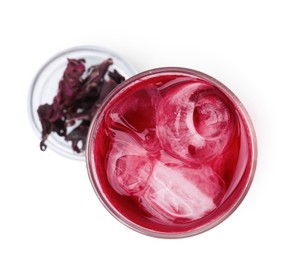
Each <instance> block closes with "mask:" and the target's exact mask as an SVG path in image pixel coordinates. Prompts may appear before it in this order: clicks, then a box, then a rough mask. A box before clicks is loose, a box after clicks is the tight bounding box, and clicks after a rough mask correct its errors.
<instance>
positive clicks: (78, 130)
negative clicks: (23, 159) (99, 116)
mask: <svg viewBox="0 0 296 260" xmlns="http://www.w3.org/2000/svg"><path fill="white" fill-rule="evenodd" d="M112 64H113V61H112V59H110V58H109V59H107V60H105V61H103V62H102V63H100V64H98V65H95V66H91V67H90V68H89V69H88V70H87V71H86V68H85V60H84V59H68V64H67V67H66V69H65V71H64V74H63V77H62V79H61V80H60V82H59V88H58V92H57V95H56V96H55V97H54V99H53V102H52V104H43V105H40V106H39V107H38V110H37V113H38V116H39V120H40V122H41V126H42V138H41V142H40V149H41V150H42V151H45V150H46V147H47V146H46V144H45V142H46V140H47V138H48V136H49V134H50V133H52V132H56V133H57V134H58V135H59V136H63V137H64V139H65V141H70V142H72V149H73V150H74V151H75V152H77V153H81V152H83V151H84V150H85V144H86V136H87V132H88V128H89V126H90V122H91V120H92V118H93V116H94V115H95V112H96V110H97V109H98V107H99V106H100V104H101V103H102V101H103V100H104V98H105V97H106V95H107V94H108V93H109V92H110V91H111V90H112V89H113V88H114V87H116V86H117V85H118V84H120V83H121V82H122V81H124V80H125V78H124V77H123V76H122V75H120V74H119V72H118V71H116V70H113V71H109V67H110V66H111V65H112ZM69 127H71V131H69ZM73 127H74V128H73ZM72 128H73V129H72Z"/></svg>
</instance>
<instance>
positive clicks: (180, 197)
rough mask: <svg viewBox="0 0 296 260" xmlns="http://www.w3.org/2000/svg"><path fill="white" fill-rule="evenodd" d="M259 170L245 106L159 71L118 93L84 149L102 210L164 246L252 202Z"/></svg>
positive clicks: (197, 77) (217, 86)
mask: <svg viewBox="0 0 296 260" xmlns="http://www.w3.org/2000/svg"><path fill="white" fill-rule="evenodd" d="M256 160H257V143H256V136H255V131H254V127H253V125H252V122H251V120H250V117H249V115H248V113H247V111H246V109H245V108H244V107H243V105H242V104H241V102H240V101H239V100H238V98H237V97H236V96H235V95H234V94H233V93H232V92H231V91H230V90H229V89H228V88H227V87H226V86H224V85H223V84H222V83H221V82H219V81H217V80H216V79H214V78H212V77H210V76H208V75H206V74H204V73H201V72H198V71H195V70H191V69H187V68H176V67H166V68H158V69H152V70H149V71H146V72H142V73H140V74H137V75H135V76H133V77H131V78H129V79H127V80H125V81H124V82H122V83H121V84H119V85H118V86H117V87H116V88H115V89H114V90H113V91H112V92H111V93H110V94H109V95H108V96H107V97H106V99H105V100H104V101H103V103H102V105H101V106H100V108H99V109H98V111H97V112H96V114H95V116H94V118H93V120H92V123H91V125H90V128H89V131H88V136H87V141H86V162H87V168H88V173H89V177H90V180H91V183H92V185H93V188H94V190H95V192H96V194H97V196H98V198H99V199H100V201H101V202H102V204H103V205H104V206H105V207H106V209H107V210H108V211H109V212H110V213H111V214H112V215H113V216H114V217H115V218H117V219H118V220H119V221H121V222H122V223H123V224H125V225H126V226H128V227H130V228H131V229H133V230H136V231H138V232H140V233H143V234H145V235H150V236H154V237H162V238H181V237H188V236H192V235H196V234H200V233H202V232H204V231H207V230H209V229H211V228H213V227H214V226H216V225H218V224H219V223H221V222H222V221H224V220H225V219H226V218H227V217H228V216H229V215H230V214H231V213H232V212H233V211H234V210H235V209H236V208H237V207H238V206H239V204H240V203H241V202H242V200H243V199H244V197H245V195H246V193H247V192H248V190H249V187H250V185H251V182H252V180H253V177H254V173H255V168H256Z"/></svg>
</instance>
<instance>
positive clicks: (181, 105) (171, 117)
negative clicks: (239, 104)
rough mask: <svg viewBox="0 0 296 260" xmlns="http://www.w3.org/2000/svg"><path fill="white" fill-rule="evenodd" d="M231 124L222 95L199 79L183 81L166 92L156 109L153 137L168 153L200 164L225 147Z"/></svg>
mask: <svg viewBox="0 0 296 260" xmlns="http://www.w3.org/2000/svg"><path fill="white" fill-rule="evenodd" d="M232 125H233V117H232V115H231V111H230V108H229V107H228V106H227V105H226V102H225V100H224V98H223V97H222V95H221V94H220V93H219V92H218V91H217V90H215V89H214V87H211V86H208V85H206V84H205V83H203V82H191V83H188V82H185V83H183V84H180V85H179V86H178V87H175V89H173V90H172V91H169V92H167V93H166V95H165V96H164V98H163V100H161V101H160V103H159V108H158V110H157V124H156V127H157V136H158V137H159V141H160V143H161V146H162V148H163V149H164V150H165V151H166V152H167V153H169V154H171V155H172V156H175V157H177V158H178V159H181V160H183V161H187V162H190V163H200V162H203V161H205V160H211V159H213V158H214V157H216V156H218V155H219V154H220V153H221V152H222V151H223V149H224V148H225V146H226V144H227V142H228V140H229V138H230V135H231V131H232V130H231V129H232Z"/></svg>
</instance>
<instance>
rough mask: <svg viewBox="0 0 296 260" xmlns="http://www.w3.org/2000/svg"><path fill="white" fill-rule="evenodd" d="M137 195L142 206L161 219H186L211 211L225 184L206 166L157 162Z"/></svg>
mask: <svg viewBox="0 0 296 260" xmlns="http://www.w3.org/2000/svg"><path fill="white" fill-rule="evenodd" d="M146 185H147V187H146V189H145V191H144V193H143V195H141V196H140V197H139V201H140V203H141V205H142V206H143V208H144V209H145V210H146V211H148V212H149V213H150V214H152V215H153V216H155V217H158V218H159V219H162V220H163V221H164V222H186V221H192V220H196V219H199V218H202V217H203V216H205V215H206V214H208V213H209V212H211V211H213V210H214V209H215V208H216V207H217V205H219V203H220V201H221V200H222V198H223V195H224V193H225V184H224V182H223V180H222V179H221V178H220V177H219V175H217V174H216V173H215V172H214V170H213V169H212V168H210V167H208V166H200V167H197V168H196V169H194V168H189V167H185V166H180V165H173V164H171V165H166V164H163V163H162V162H159V161H158V162H157V163H156V164H155V166H154V168H153V172H152V174H151V177H150V178H149V180H148V181H147V184H146Z"/></svg>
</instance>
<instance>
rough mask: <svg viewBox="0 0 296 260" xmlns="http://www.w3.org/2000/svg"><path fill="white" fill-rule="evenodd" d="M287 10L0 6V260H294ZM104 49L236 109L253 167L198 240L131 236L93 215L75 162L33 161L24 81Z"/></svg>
mask: <svg viewBox="0 0 296 260" xmlns="http://www.w3.org/2000/svg"><path fill="white" fill-rule="evenodd" d="M294 2H295V1H288V0H281V1H272V0H271V1H264V0H262V1H260V0H257V1H230V0H225V1H211V0H207V1H198V0H196V1H186V0H183V1H164V0H163V1H161V0H157V1H154V0H150V1H131V0H124V1H120V0H112V1H109V0H105V1H100V0H97V1H89V0H83V1H73V0H72V1H63V0H59V1H31V0H26V1H2V2H1V4H0V59H1V60H0V73H1V74H0V75H1V80H0V97H1V98H0V115H1V126H0V137H1V146H0V149H1V150H0V153H1V159H0V160H1V171H0V259H3V260H10V259H30V260H34V259H38V260H40V259H51V260H52V259H56V260H65V259H71V260H74V259H86V260H88V259H129V260H132V259H203V260H204V259H270V258H271V257H273V259H296V252H295V250H296V249H295V233H296V225H295V221H296V214H295V212H296V211H295V198H296V192H295V184H296V177H295V176H296V170H295V169H296V167H295V156H296V152H295V147H296V138H295V134H296V117H295V111H296V94H295V91H294V90H295V89H296V81H295V78H296V37H295V34H296V30H295V27H296V6H295V3H294ZM76 45H99V46H103V47H107V48H110V49H112V50H114V51H115V52H117V53H119V54H120V55H121V56H123V57H124V58H125V59H126V60H127V61H128V62H130V63H132V64H133V65H134V67H136V68H137V70H138V71H143V70H146V69H150V68H155V67H160V66H183V67H189V68H193V69H196V70H200V71H203V72H205V73H207V74H210V75H212V76H214V77H216V78H217V79H219V80H220V81H222V82H223V83H224V84H226V85H227V86H228V87H229V88H230V89H232V91H233V92H234V93H235V94H236V95H237V96H238V97H239V98H240V100H241V101H242V102H243V103H244V105H245V107H246V108H247V109H248V111H249V114H250V115H251V117H252V119H253V123H254V125H255V128H256V132H257V137H258V146H259V157H258V167H257V171H256V176H255V179H254V182H253V185H252V187H251V189H250V191H249V193H248V195H247V197H246V199H245V200H244V201H243V203H242V204H241V206H240V207H239V208H238V209H237V210H236V211H235V212H234V213H233V214H232V215H231V216H230V217H229V218H228V219H227V220H226V221H224V222H223V223H222V224H220V225H219V226H217V227H216V228H214V229H212V230H210V231H208V232H206V233H203V234H201V235H198V236H195V237H191V238H186V239H178V240H165V239H156V238H151V237H147V236H144V235H141V234H138V233H136V232H134V231H132V230H130V229H128V228H127V227H125V226H123V225H122V224H121V223H119V222H117V221H116V220H115V219H114V218H113V217H112V216H111V215H109V213H107V211H106V210H105V209H104V208H103V206H102V205H101V204H100V202H99V200H98V199H97V197H96V195H95V193H94V192H93V190H92V187H91V185H90V183H89V179H88V176H87V172H86V167H85V164H84V163H83V162H76V161H72V160H70V159H66V158H63V157H61V156H59V155H57V154H55V153H54V152H52V151H50V150H48V151H46V152H44V153H43V152H41V151H39V139H38V137H37V136H36V135H35V133H34V132H33V130H32V129H31V125H30V123H29V119H28V115H27V97H28V91H29V87H30V84H31V81H32V79H33V77H34V75H35V73H36V72H37V70H38V69H39V68H40V66H41V65H43V63H44V62H45V61H47V60H48V59H49V58H50V57H51V56H52V55H55V54H56V53H57V52H60V51H61V50H64V49H66V48H69V47H73V46H76Z"/></svg>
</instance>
